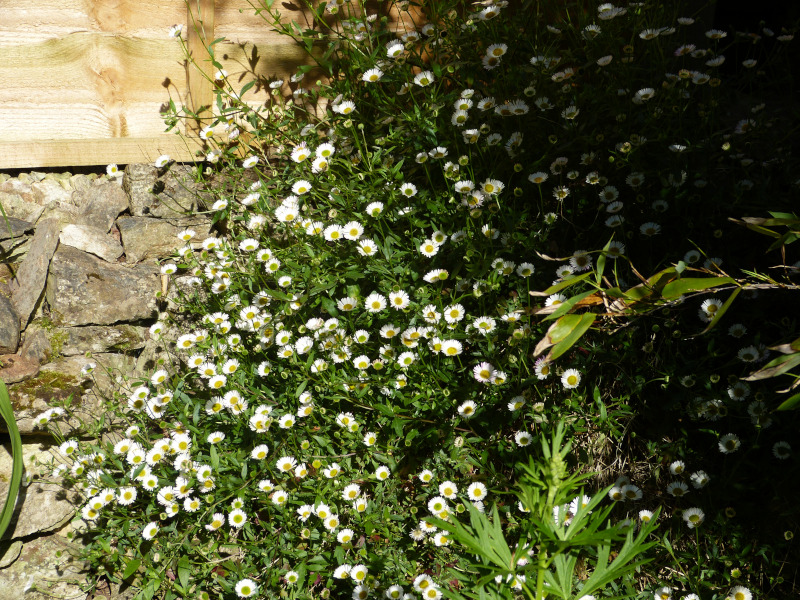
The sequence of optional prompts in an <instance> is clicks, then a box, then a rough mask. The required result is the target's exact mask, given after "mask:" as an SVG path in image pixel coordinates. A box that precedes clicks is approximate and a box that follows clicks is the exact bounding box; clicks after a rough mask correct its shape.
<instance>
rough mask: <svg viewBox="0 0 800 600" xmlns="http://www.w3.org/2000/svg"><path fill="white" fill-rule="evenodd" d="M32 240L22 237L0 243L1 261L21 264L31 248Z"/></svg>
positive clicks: (27, 236) (30, 237)
mask: <svg viewBox="0 0 800 600" xmlns="http://www.w3.org/2000/svg"><path fill="white" fill-rule="evenodd" d="M32 239H33V238H32V236H30V235H24V236H20V237H15V238H14V239H7V240H3V241H0V256H2V260H3V261H5V262H7V263H11V264H15V263H16V264H19V263H21V262H22V261H23V260H24V259H25V256H26V255H27V254H28V251H29V250H30V248H31V240H32Z"/></svg>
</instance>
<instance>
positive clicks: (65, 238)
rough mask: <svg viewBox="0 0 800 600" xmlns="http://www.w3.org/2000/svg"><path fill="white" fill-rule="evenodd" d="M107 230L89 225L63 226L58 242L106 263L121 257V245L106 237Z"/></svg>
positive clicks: (108, 236)
mask: <svg viewBox="0 0 800 600" xmlns="http://www.w3.org/2000/svg"><path fill="white" fill-rule="evenodd" d="M107 231H108V230H104V229H101V228H99V227H93V226H91V225H65V226H64V228H63V229H62V230H61V236H60V237H59V241H60V242H61V243H62V244H64V245H65V246H72V247H73V248H77V249H78V250H83V251H84V252H90V253H91V254H94V255H95V256H99V257H100V258H102V259H103V260H105V261H107V262H112V261H115V260H116V259H118V258H119V257H120V256H122V252H123V251H122V245H121V244H120V243H119V242H118V241H117V240H115V239H114V238H113V237H111V236H110V235H108V233H107Z"/></svg>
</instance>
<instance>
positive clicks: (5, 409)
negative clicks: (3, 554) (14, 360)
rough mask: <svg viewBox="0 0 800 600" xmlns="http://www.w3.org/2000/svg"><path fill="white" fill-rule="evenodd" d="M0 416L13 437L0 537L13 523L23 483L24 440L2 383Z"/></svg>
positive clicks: (1, 514) (0, 519)
mask: <svg viewBox="0 0 800 600" xmlns="http://www.w3.org/2000/svg"><path fill="white" fill-rule="evenodd" d="M0 416H2V417H3V421H4V422H5V424H6V429H7V430H8V435H9V436H10V437H11V461H12V462H11V479H10V480H9V483H8V491H7V492H6V499H5V501H4V502H3V511H2V512H0V537H2V535H3V534H4V533H5V531H6V529H8V526H9V524H10V523H11V518H12V517H13V515H14V509H15V508H16V506H17V494H18V493H19V486H20V483H21V482H22V470H23V464H22V438H20V435H19V428H17V421H16V419H15V418H14V409H13V407H12V406H11V400H10V399H9V397H8V389H6V384H5V383H3V382H2V381H0Z"/></svg>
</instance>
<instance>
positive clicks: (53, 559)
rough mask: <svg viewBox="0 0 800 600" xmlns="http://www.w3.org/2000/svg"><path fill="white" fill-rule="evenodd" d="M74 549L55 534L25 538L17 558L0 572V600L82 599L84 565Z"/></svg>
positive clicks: (69, 543)
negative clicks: (22, 599)
mask: <svg viewBox="0 0 800 600" xmlns="http://www.w3.org/2000/svg"><path fill="white" fill-rule="evenodd" d="M76 548H77V547H76V544H74V543H72V542H70V541H69V540H67V539H65V538H64V537H63V536H59V535H51V536H43V537H38V538H35V539H32V540H29V541H25V543H24V545H23V546H22V551H21V553H20V556H19V558H18V559H17V560H16V561H14V562H13V563H12V564H11V565H10V566H9V567H8V568H6V569H3V570H2V571H0V600H20V599H21V598H24V599H25V600H53V598H59V599H61V600H84V599H85V598H86V596H87V594H86V592H84V591H82V590H81V584H83V582H85V581H86V578H87V575H88V573H87V570H86V569H87V565H85V564H84V563H83V562H82V561H81V560H80V559H79V558H77V556H76V554H77V552H76Z"/></svg>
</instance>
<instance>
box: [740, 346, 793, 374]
mask: <svg viewBox="0 0 800 600" xmlns="http://www.w3.org/2000/svg"><path fill="white" fill-rule="evenodd" d="M797 365H800V352H798V353H797V354H784V355H783V356H779V357H778V358H776V359H774V360H771V361H769V362H768V363H767V364H766V365H764V367H763V368H761V369H759V370H758V371H755V372H754V373H750V375H748V376H747V377H743V379H744V380H745V381H758V380H759V379H769V378H770V377H776V376H778V375H782V374H784V373H786V372H787V371H790V370H791V369H793V368H794V367H796V366H797Z"/></svg>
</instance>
